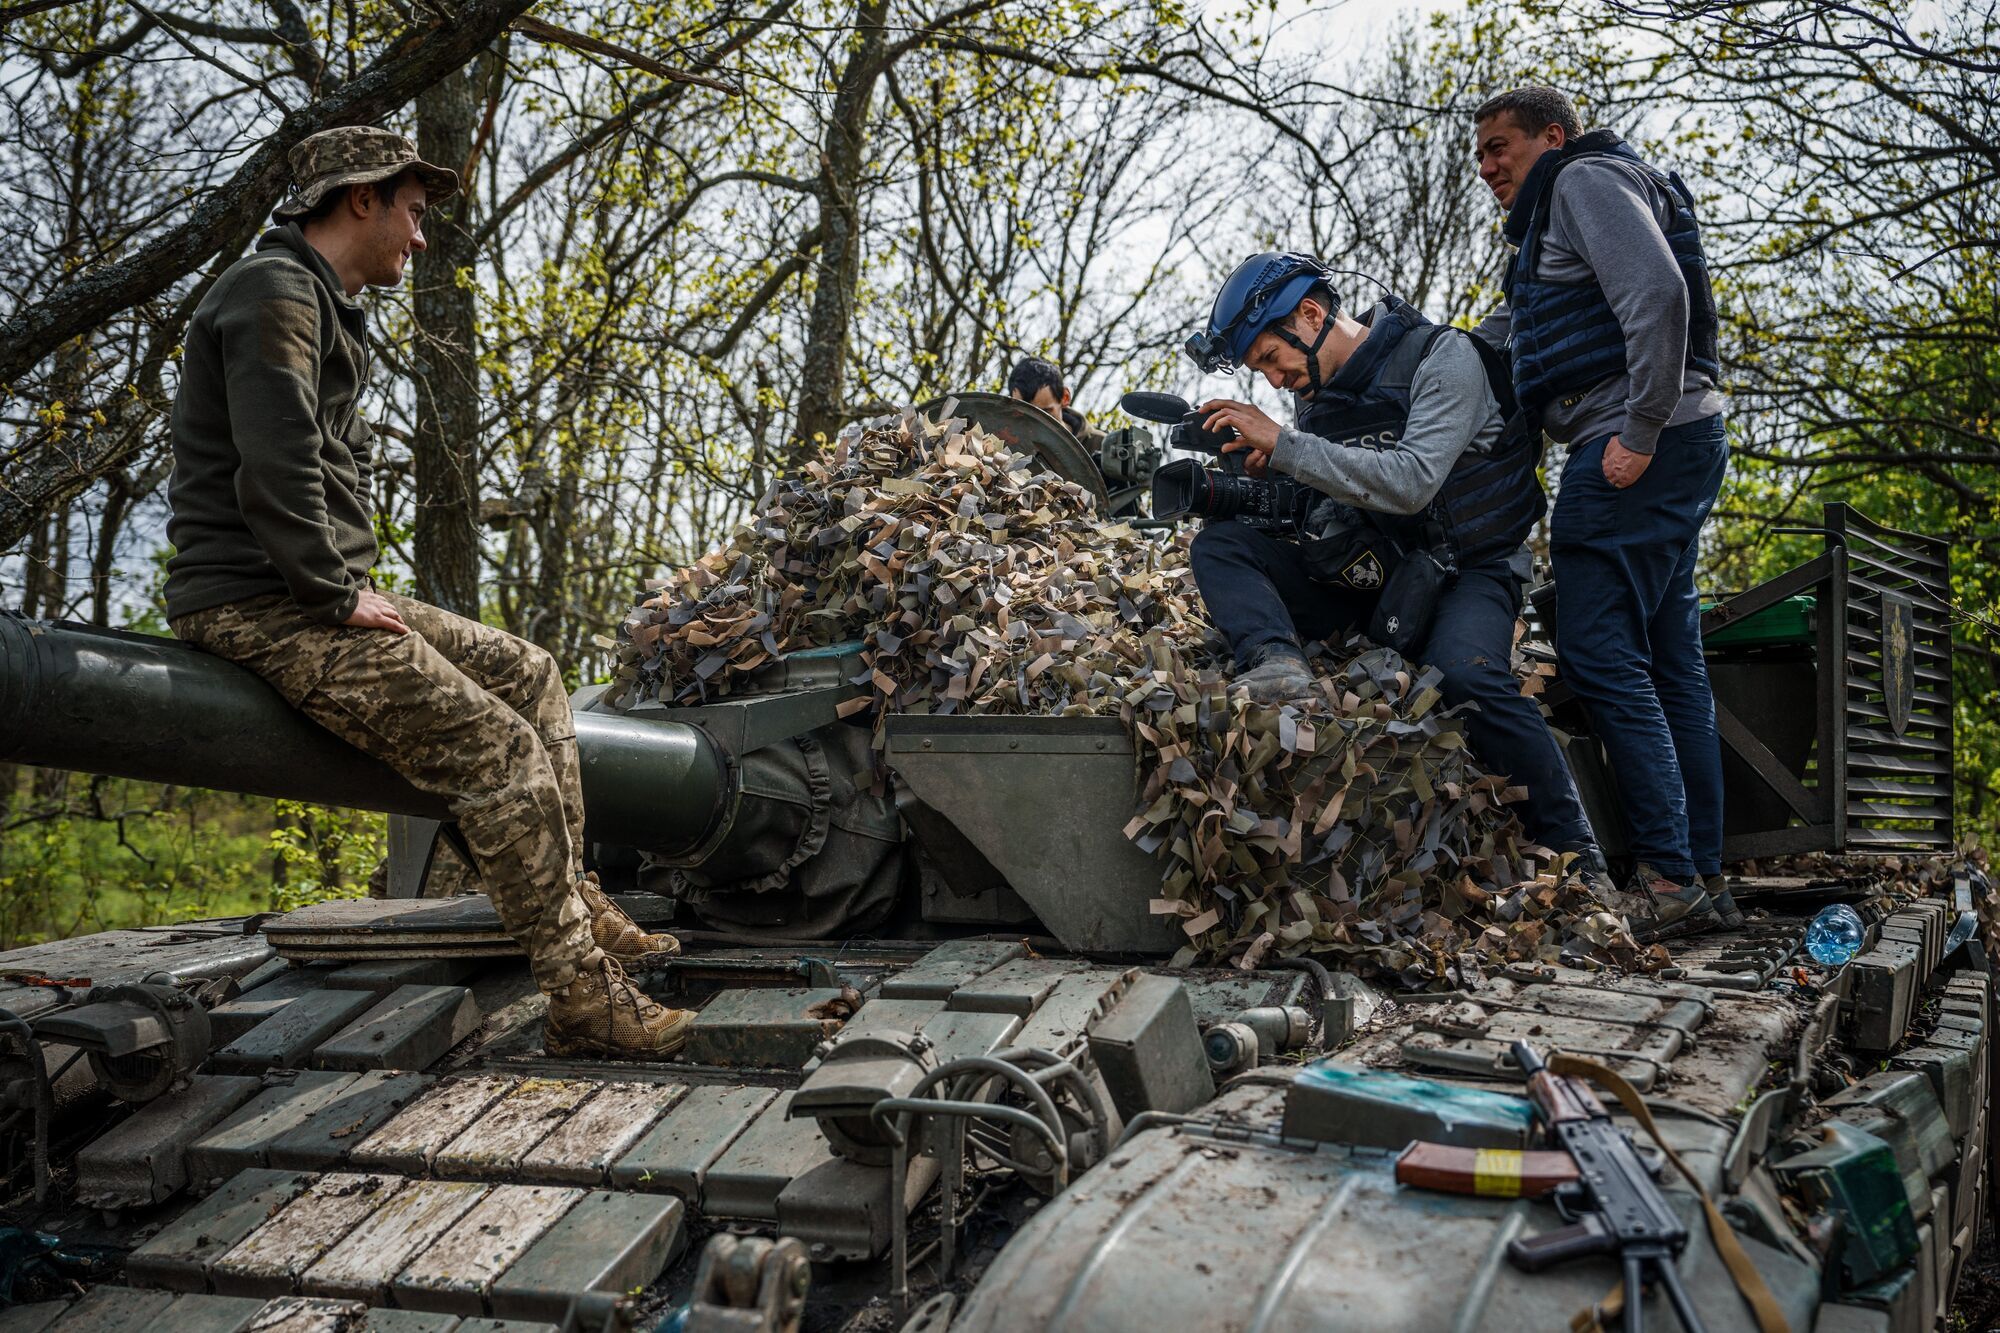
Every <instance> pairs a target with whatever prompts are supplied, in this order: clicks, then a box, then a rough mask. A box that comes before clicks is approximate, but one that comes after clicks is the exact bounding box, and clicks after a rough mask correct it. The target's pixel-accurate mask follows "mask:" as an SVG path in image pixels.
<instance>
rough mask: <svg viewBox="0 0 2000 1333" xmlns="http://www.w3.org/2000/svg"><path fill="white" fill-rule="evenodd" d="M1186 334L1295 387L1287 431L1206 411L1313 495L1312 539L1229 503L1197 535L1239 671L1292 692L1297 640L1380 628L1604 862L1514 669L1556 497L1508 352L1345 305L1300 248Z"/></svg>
mask: <svg viewBox="0 0 2000 1333" xmlns="http://www.w3.org/2000/svg"><path fill="white" fill-rule="evenodd" d="M1188 351H1189V353H1190V355H1192V356H1193V358H1194V360H1195V363H1196V364H1197V365H1199V366H1200V367H1201V369H1202V370H1203V371H1204V372H1206V373H1209V374H1213V373H1216V372H1218V371H1227V370H1232V369H1234V368H1235V367H1238V366H1242V367H1247V368H1248V369H1251V370H1254V371H1257V372H1259V373H1261V374H1262V375H1263V376H1264V377H1265V379H1266V380H1267V381H1269V383H1270V385H1271V387H1272V388H1274V389H1284V390H1287V391H1289V392H1290V393H1292V394H1293V395H1294V396H1295V398H1296V401H1297V403H1298V421H1297V425H1296V427H1295V428H1293V429H1285V428H1283V427H1281V426H1280V425H1279V424H1278V423H1277V422H1276V421H1274V420H1272V419H1271V417H1270V416H1268V415H1266V414H1265V413H1264V412H1263V411H1262V410H1260V409H1259V408H1257V407H1255V406H1253V405H1252V404H1249V403H1242V402H1232V401H1229V400H1226V399H1215V400H1211V401H1210V402H1207V403H1205V404H1203V405H1202V408H1201V411H1202V412H1203V413H1204V418H1205V424H1206V426H1207V427H1208V429H1210V430H1220V429H1221V428H1223V427H1231V428H1234V429H1235V430H1236V431H1238V432H1239V433H1240V434H1241V436H1242V438H1241V439H1240V440H1238V441H1237V442H1236V443H1235V444H1232V445H1230V446H1228V451H1230V452H1238V451H1248V453H1249V456H1250V457H1249V462H1248V464H1247V467H1248V470H1249V471H1250V473H1251V474H1252V475H1253V476H1255V475H1262V474H1264V473H1266V472H1268V471H1269V470H1270V469H1272V468H1275V469H1277V470H1278V471H1279V472H1281V473H1285V474H1287V475H1289V476H1291V477H1294V478H1296V479H1297V480H1298V481H1300V482H1302V483H1304V484H1305V485H1306V486H1309V487H1311V488H1312V489H1313V490H1314V491H1317V492H1318V493H1319V494H1318V496H1317V497H1316V498H1315V500H1314V503H1313V508H1312V511H1311V513H1310V514H1309V516H1308V518H1307V521H1306V524H1305V527H1306V531H1307V533H1308V534H1310V536H1309V539H1308V540H1306V541H1304V542H1301V541H1297V540H1286V539H1282V538H1281V537H1279V536H1276V535H1274V534H1272V533H1271V532H1269V531H1266V530H1262V529H1259V528H1257V527H1253V526H1251V525H1250V524H1247V523H1244V522H1240V521H1237V520H1235V519H1230V520H1226V521H1223V522H1210V523H1208V524H1207V525H1205V526H1204V527H1203V528H1202V530H1201V533H1200V534H1199V535H1198V536H1196V538H1195V540H1194V546H1193V550H1192V552H1191V555H1190V558H1191V560H1192V562H1193V565H1194V576H1195V582H1196V584H1197V586H1198V587H1199V588H1200V589H1201V596H1202V602H1203V604H1204V605H1205V606H1206V607H1207V609H1208V614H1209V619H1210V620H1211V621H1212V622H1213V623H1214V625H1215V627H1216V628H1217V629H1218V630H1220V631H1221V632H1222V633H1223V634H1224V636H1226V637H1227V638H1228V640H1229V646H1230V650H1231V652H1232V653H1233V655H1234V657H1235V659H1236V665H1237V668H1238V669H1239V671H1241V673H1242V674H1241V675H1239V676H1238V678H1237V684H1238V685H1239V686H1241V687H1242V688H1244V689H1246V690H1247V691H1248V692H1249V693H1250V696H1251V697H1252V698H1253V699H1255V700H1257V701H1259V702H1263V703H1278V702H1281V701H1283V700H1285V699H1288V698H1295V697H1297V696H1299V695H1301V694H1303V693H1305V692H1306V691H1307V690H1308V689H1310V688H1311V685H1312V673H1311V672H1310V670H1308V668H1307V666H1306V661H1305V657H1304V654H1303V653H1302V651H1301V647H1300V641H1301V639H1302V638H1303V639H1318V638H1324V637H1326V636H1327V635H1328V634H1330V633H1333V632H1335V631H1341V630H1347V629H1353V628H1358V627H1360V626H1363V625H1367V626H1369V627H1370V633H1371V635H1372V636H1374V637H1376V638H1378V639H1379V640H1380V641H1381V642H1383V643H1391V644H1394V645H1395V646H1397V647H1399V648H1402V649H1404V650H1405V651H1406V652H1407V653H1408V654H1409V655H1411V656H1413V657H1417V656H1421V658H1422V660H1423V661H1425V662H1428V663H1430V664H1431V665H1434V666H1436V667H1437V668H1438V669H1439V670H1441V671H1442V672H1443V673H1444V681H1443V693H1444V697H1445V699H1446V701H1447V702H1449V703H1451V704H1460V703H1466V702H1472V703H1474V704H1475V705H1476V708H1475V709H1474V710H1473V711H1472V712H1470V713H1469V714H1468V716H1467V719H1466V729H1467V731H1468V732H1469V733H1470V735H1471V740H1472V744H1473V746H1474V748H1475V749H1476V750H1477V751H1478V753H1479V754H1480V755H1481V757H1483V758H1484V759H1485V760H1486V762H1487V763H1488V764H1489V765H1491V766H1492V767H1494V768H1496V769H1501V768H1504V769H1507V770H1509V771H1511V773H1512V774H1513V776H1514V777H1515V778H1517V779H1519V780H1520V781H1521V782H1523V783H1524V784H1525V785H1526V787H1527V802H1526V807H1525V820H1524V822H1525V823H1526V825H1527V827H1528V830H1529V832H1530V833H1532V834H1533V835H1534V836H1535V837H1536V838H1537V839H1539V840H1540V841H1541V842H1543V843H1544V844H1545V845H1547V846H1549V847H1552V848H1554V849H1555V850H1557V851H1566V852H1574V853H1576V854H1577V859H1578V862H1579V864H1580V868H1581V869H1583V870H1585V871H1587V872H1590V873H1602V872H1603V870H1604V856H1603V853H1602V852H1601V851H1600V850H1599V849H1598V846H1597V841H1596V838H1595V836H1594V835H1593V834H1592V832H1591V828H1590V821H1589V819H1588V817H1587V816H1586V815H1585V814H1584V811H1583V803H1582V801H1581V800H1580V799H1579V798H1578V796H1577V790H1576V782H1575V779H1574V778H1572V777H1571V776H1570V771H1569V766H1568V764H1566V763H1565V762H1564V761H1563V756H1562V751H1561V750H1560V749H1559V748H1557V746H1556V741H1555V737H1554V736H1552V735H1551V734H1550V733H1549V729H1548V726H1547V724H1546V723H1544V722H1543V721H1542V715H1541V712H1540V710H1539V709H1538V708H1537V707H1536V705H1535V703H1534V702H1533V701H1532V700H1530V699H1527V698H1524V697H1523V696H1522V694H1521V691H1520V687H1519V686H1518V685H1517V684H1516V682H1515V680H1514V676H1513V672H1512V670H1511V669H1510V664H1511V662H1512V660H1513V653H1512V650H1513V642H1514V622H1515V618H1516V616H1517V615H1518V614H1519V611H1520V606H1521V584H1522V581H1523V580H1524V579H1525V578H1526V576H1527V573H1528V569H1527V550H1526V548H1525V547H1524V546H1523V542H1524V541H1525V540H1526V539H1527V536H1528V534H1529V532H1530V531H1532V530H1533V528H1534V525H1535V523H1536V521H1537V520H1538V519H1540V517H1541V516H1542V514H1543V513H1544V512H1545V510H1546V508H1547V501H1546V500H1545V499H1544V498H1543V496H1542V489H1541V482H1540V481H1539V480H1538V479H1537V478H1536V475H1535V464H1536V461H1537V459H1538V457H1539V455H1540V449H1539V447H1538V446H1539V442H1540V441H1539V437H1537V436H1533V435H1532V434H1531V433H1529V432H1527V431H1526V430H1524V429H1522V428H1521V426H1520V423H1519V422H1518V421H1516V420H1511V419H1510V413H1509V411H1507V410H1505V409H1503V406H1502V402H1501V399H1500V397H1499V396H1498V395H1496V393H1495V390H1494V385H1495V382H1496V381H1497V383H1498V385H1499V388H1500V390H1501V392H1502V393H1504V392H1505V390H1506V372H1505V368H1504V367H1503V366H1502V365H1501V363H1500V360H1499V358H1498V357H1497V356H1495V355H1494V354H1493V353H1492V351H1491V349H1482V347H1481V346H1480V345H1479V344H1477V343H1476V342H1475V341H1474V340H1473V339H1472V338H1471V337H1470V336H1469V335H1467V334H1465V333H1463V332H1461V331H1459V330H1457V329H1452V328H1446V327H1443V326H1441V325H1437V324H1433V323H1431V322H1430V321H1429V320H1427V319H1425V318H1424V317H1423V316H1422V315H1421V314H1419V313H1418V312H1417V311H1416V310H1414V309H1412V308H1411V307H1410V306H1409V305H1407V304H1405V303H1404V302H1402V301H1399V300H1396V299H1395V298H1394V297H1391V298H1389V299H1387V300H1385V301H1382V302H1380V303H1378V304H1377V305H1376V306H1375V307H1374V308H1373V309H1372V310H1369V311H1367V312H1365V313H1363V314H1362V315H1361V317H1360V318H1358V319H1357V318H1355V317H1354V316H1352V315H1349V314H1347V313H1346V312H1345V311H1343V310H1342V309H1341V303H1340V297H1339V295H1338V294H1337V293H1336V292H1335V291H1334V289H1333V286H1332V284H1331V272H1330V270H1329V269H1328V268H1327V267H1326V266H1325V265H1324V264H1322V263H1320V262H1319V261H1318V260H1317V259H1314V258H1313V257H1311V256H1310V255H1299V254H1259V255H1252V256H1251V257H1250V258H1248V259H1246V260H1244V261H1243V263H1241V264H1240V265H1238V266H1237V268H1236V271H1235V272H1233V273H1231V274H1230V275H1229V278H1228V280H1227V281H1226V282H1224V283H1223V286H1222V291H1221V292H1220V293H1219V294H1218V295H1217V296H1216V298H1215V307H1214V309H1213V310H1212V311H1211V313H1210V315H1209V321H1208V327H1207V329H1206V330H1205V331H1204V332H1202V333H1199V334H1197V335H1195V336H1194V337H1193V338H1191V339H1189V340H1188ZM1509 398H1510V400H1511V395H1509ZM1427 570H1428V571H1429V573H1428V574H1427V573H1426V571H1427Z"/></svg>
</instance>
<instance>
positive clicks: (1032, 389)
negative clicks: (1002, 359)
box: [1007, 356, 1104, 456]
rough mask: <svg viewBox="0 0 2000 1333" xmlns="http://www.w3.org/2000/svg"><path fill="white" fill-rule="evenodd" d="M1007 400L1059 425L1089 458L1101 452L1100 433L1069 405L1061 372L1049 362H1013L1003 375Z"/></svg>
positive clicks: (1030, 359) (1030, 358) (1032, 358)
mask: <svg viewBox="0 0 2000 1333" xmlns="http://www.w3.org/2000/svg"><path fill="white" fill-rule="evenodd" d="M1007 396H1008V397H1010V398H1018V399H1020V400H1021V401H1022V402H1024V403H1027V404H1029V405H1031V406H1034V407H1039V408H1041V409H1042V411H1044V412H1047V413H1048V414H1049V415H1050V416H1052V417H1054V418H1055V419H1056V420H1058V421H1060V422H1062V423H1063V425H1065V426H1067V427H1069V433H1070V434H1072V435H1074V436H1076V438H1077V440H1078V442H1080V443H1081V444H1082V445H1083V447H1084V448H1085V449H1087V450H1089V451H1090V453H1091V454H1092V455H1093V456H1095V455H1096V454H1097V453H1098V451H1099V450H1101V449H1103V448H1104V432H1103V431H1101V430H1099V429H1097V427H1095V426H1093V425H1091V424H1090V423H1089V422H1088V421H1086V420H1084V418H1083V413H1081V412H1079V411H1077V410H1076V409H1075V408H1073V407H1071V406H1070V405H1069V386H1068V385H1067V384H1065V383H1063V373H1062V370H1061V368H1060V367H1058V366H1057V365H1056V364H1055V363H1054V362H1053V361H1044V360H1042V359H1041V358H1040V357H1038V356H1028V357H1023V358H1021V359H1020V360H1019V361H1017V362H1015V363H1014V369H1013V370H1011V371H1009V372H1008V374H1007Z"/></svg>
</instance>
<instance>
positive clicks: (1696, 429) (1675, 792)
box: [1473, 88, 1742, 939]
mask: <svg viewBox="0 0 2000 1333" xmlns="http://www.w3.org/2000/svg"><path fill="white" fill-rule="evenodd" d="M1473 120H1474V124H1475V126H1476V129H1475V131H1474V150H1473V151H1474V156H1475V157H1476V158H1477V159H1478V162H1479V174H1480V178H1481V179H1482V180H1484V181H1485V182H1486V183H1487V185H1488V187H1490V188H1491V189H1492V191H1493V194H1494V196H1495V197H1496V198H1497V199H1498V200H1499V201H1500V204H1501V206H1502V207H1503V208H1505V209H1506V210H1507V221H1506V225H1505V228H1504V230H1505V234H1506V237H1507V240H1508V241H1509V243H1510V244H1512V245H1514V246H1516V247H1518V248H1517V250H1516V253H1515V255H1514V257H1513V258H1512V260H1511V261H1510V263H1509V266H1508V269H1507V274H1506V280H1505V291H1506V304H1505V305H1504V306H1503V307H1502V308H1501V309H1500V310H1498V311H1497V312H1495V313H1494V314H1493V315H1492V316H1489V317H1488V318H1487V320H1486V321H1485V322H1484V323H1483V324H1481V325H1480V328H1479V332H1480V334H1481V335H1482V336H1483V337H1486V338H1487V339H1488V340H1489V341H1491V342H1493V343H1494V344H1495V345H1500V346H1504V348H1505V350H1506V351H1507V353H1508V357H1509V360H1510V362H1511V365H1512V370H1513V381H1514V392H1515V396H1516V397H1517V398H1518V400H1519V402H1520V405H1521V407H1522V409H1523V410H1524V411H1525V412H1527V413H1528V414H1529V417H1530V418H1531V419H1532V420H1534V421H1536V422H1537V423H1538V424H1539V425H1540V426H1541V428H1542V429H1543V430H1544V431H1545V432H1547V434H1548V436H1549V437H1550V438H1551V439H1553V440H1555V441H1557V442H1558V443H1562V444H1566V445H1568V446H1569V453H1568V457H1567V458H1566V459H1565V460H1564V463H1563V470H1562V480H1561V483H1560V485H1559V486H1558V488H1557V491H1556V505H1555V516H1554V518H1553V520H1552V521H1551V523H1550V555H1551V558H1552V560H1553V563H1554V566H1555V576H1556V593H1557V610H1556V654H1557V658H1558V661H1559V664H1560V667H1561V670H1562V674H1563V678H1564V679H1565V680H1567V681H1568V682H1569V684H1570V687H1571V688H1572V689H1574V690H1575V691H1576V693H1577V695H1578V696H1579V697H1580V698H1581V699H1582V700H1583V703H1584V706H1585V708H1586V709H1587V710H1588V711H1589V714H1590V718H1591V723H1592V725H1593V727H1594V728H1595V729H1596V731H1597V733H1598V738H1599V739H1600V740H1602V741H1603V743H1604V747H1605V750H1606V751H1607V753H1608V754H1609V755H1610V759H1611V767H1612V769H1613V771H1614V772H1615V774H1616V775H1617V779H1618V785H1619V792H1620V795H1621V798H1622V800H1623V804H1624V814H1625V828H1626V834H1627V837H1628V840H1629V842H1630V844H1631V849H1632V855H1633V857H1634V859H1635V860H1636V862H1637V865H1636V868H1635V870H1634V872H1633V876H1632V879H1631V880H1630V881H1629V882H1628V884H1627V886H1626V888H1627V893H1628V894H1629V895H1630V896H1629V898H1628V899H1627V900H1626V902H1625V903H1624V904H1623V905H1624V906H1625V907H1626V909H1627V911H1628V912H1629V913H1630V914H1631V915H1632V916H1634V917H1635V918H1636V919H1635V921H1634V925H1635V928H1637V929H1639V930H1640V931H1641V938H1647V937H1648V936H1650V937H1652V938H1659V939H1664V938H1668V937H1670V936H1673V935H1685V934H1691V933H1693V932H1694V931H1697V930H1703V929H1707V928H1709V927H1711V926H1714V925H1716V924H1719V923H1727V924H1736V923H1738V922H1740V921H1741V920H1742V914H1741V913H1740V912H1738V911H1737V910H1736V906H1735V903H1734V902H1733V901H1731V900H1730V898H1729V896H1728V893H1727V890H1726V888H1725V887H1724V884H1723V880H1722V877H1721V873H1720V872H1721V869H1722V865H1721V858H1722V754H1721V748H1720V745H1719V744H1718V742H1717V739H1716V731H1715V700H1714V697H1713V696H1712V695H1711V694H1710V693H1709V685H1708V671H1707V668H1706V666H1705V665H1704V664H1703V661H1702V650H1701V609H1700V602H1699V599H1698V598H1697V596H1696V594H1695V586H1694V566H1695V556H1696V554H1697V549H1698V546H1699V541H1700V535H1701V527H1702V524H1703V522H1705V521H1706V520H1707V518H1708V514H1709V511H1710V510H1711V509H1712V508H1713V507H1714V505H1715V497H1716V493H1717V492H1718V491H1719V490H1720V488H1721V486H1722V477H1723V472H1724V470H1725V468H1726V466H1727V463H1728V457H1729V448H1728V444H1727V442H1726V439H1725V433H1724V429H1723V409H1724V406H1725V403H1724V401H1723V397H1722V395H1721V393H1719V392H1718V391H1717V389H1716V376H1717V375H1718V374H1719V372H1720V363H1719V361H1718V359H1717V355H1716V313H1715V298H1714V296H1713V295H1712V294H1711V292H1710V288H1709V281H1708V267H1707V262H1706V260H1705V259H1704V258H1703V255H1702V250H1701V236H1700V229H1699V227H1698V226H1697V224H1696V220H1695V216H1694V206H1693V205H1694V200H1693V196H1692V195H1691V194H1690V193H1689V192H1688V189H1687V187H1686V186H1685V185H1683V184H1682V183H1681V181H1680V178H1679V177H1678V176H1673V175H1667V174H1663V173H1662V172H1660V171H1659V170H1657V169H1655V168H1654V167H1652V166H1650V165H1648V164H1647V163H1645V162H1644V161H1642V160H1641V159H1640V158H1639V156H1638V155H1637V154H1636V153H1634V152H1633V151H1632V150H1631V149H1630V148H1629V147H1627V146H1626V145H1625V144H1624V143H1623V142H1621V141H1620V140H1619V138H1618V136H1617V135H1615V134H1612V133H1611V132H1610V131H1608V130H1597V131H1593V132H1592V133H1590V134H1584V133H1583V132H1582V129H1583V127H1582V123H1581V122H1580V121H1579V120H1578V118H1577V113H1576V108H1575V106H1574V105H1573V104H1572V103H1571V102H1570V99H1569V98H1568V97H1566V96H1564V95H1563V94H1562V93H1560V92H1558V91H1556V90H1555V89H1553V88H1522V89H1517V90H1515V91H1513V92H1508V93H1503V94H1501V95H1500V96H1498V97H1495V98H1493V99H1491V100H1490V101H1488V102H1486V103H1485V104H1484V105H1482V106H1480V107H1479V108H1478V110H1477V111H1475V112H1474V113H1473Z"/></svg>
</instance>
